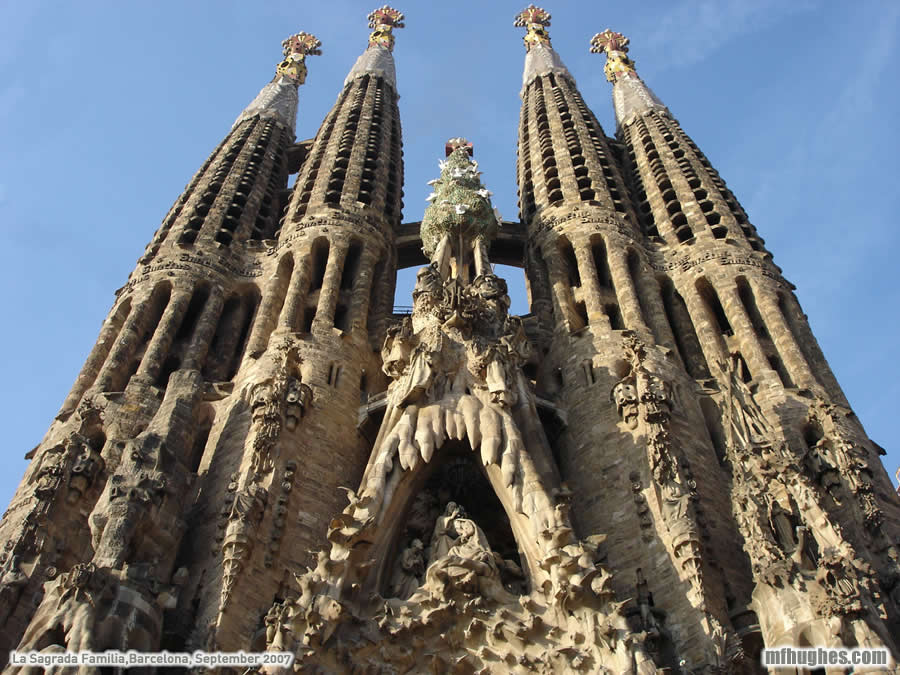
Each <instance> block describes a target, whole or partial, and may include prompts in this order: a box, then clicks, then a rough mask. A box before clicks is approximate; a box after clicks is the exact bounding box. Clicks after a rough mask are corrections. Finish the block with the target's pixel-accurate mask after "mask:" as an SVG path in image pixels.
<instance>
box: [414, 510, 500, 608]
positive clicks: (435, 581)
mask: <svg viewBox="0 0 900 675" xmlns="http://www.w3.org/2000/svg"><path fill="white" fill-rule="evenodd" d="M454 506H455V505H454ZM448 507H449V505H448ZM448 510H449V509H448ZM448 517H450V518H452V520H451V521H450V525H451V526H452V530H453V532H455V533H456V539H455V540H454V541H453V544H452V546H450V548H449V549H447V551H446V553H444V554H443V555H442V556H439V557H438V556H435V555H434V552H435V550H441V547H440V546H439V547H438V548H437V549H435V550H432V562H431V564H429V566H428V571H427V572H426V573H425V590H426V591H427V592H429V593H431V594H434V595H438V596H441V597H443V598H444V599H449V598H450V597H451V596H452V595H453V593H454V592H460V593H462V594H463V595H468V596H476V597H480V598H483V599H486V600H493V601H496V602H498V603H501V604H504V603H509V602H514V601H515V597H514V596H513V595H512V594H511V593H509V591H507V590H506V589H505V588H504V587H503V582H502V580H501V577H500V568H499V567H498V565H497V559H496V556H495V555H494V553H493V552H492V551H491V547H490V545H489V544H488V541H487V537H486V536H485V534H484V532H483V531H482V530H481V528H480V527H478V525H476V524H475V521H474V520H470V519H469V518H464V517H462V516H455V517H453V516H447V515H445V516H442V517H441V518H439V519H438V520H439V521H440V520H442V519H446V518H448ZM436 529H437V528H436ZM442 536H449V535H442ZM441 541H442V540H439V541H438V542H436V543H438V544H440V543H441Z"/></svg>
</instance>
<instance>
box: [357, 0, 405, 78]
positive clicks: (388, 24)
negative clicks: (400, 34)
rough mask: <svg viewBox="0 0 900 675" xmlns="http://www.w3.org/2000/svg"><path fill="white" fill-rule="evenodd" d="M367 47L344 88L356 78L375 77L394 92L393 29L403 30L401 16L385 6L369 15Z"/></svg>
mask: <svg viewBox="0 0 900 675" xmlns="http://www.w3.org/2000/svg"><path fill="white" fill-rule="evenodd" d="M368 18H369V28H371V29H372V33H371V34H370V35H369V46H368V47H367V48H366V51H364V52H363V53H362V54H361V55H360V57H359V58H358V59H356V63H354V64H353V67H352V68H351V69H350V73H349V74H348V75H347V79H346V80H344V86H345V87H346V86H347V84H348V83H349V82H351V81H353V80H354V79H356V78H358V77H364V76H365V75H375V76H377V77H381V78H383V79H384V80H385V82H388V83H389V84H390V85H391V87H392V88H393V89H394V90H395V91H396V89H397V76H396V72H395V69H394V56H393V54H392V52H393V51H394V32H393V31H394V29H395V28H403V27H404V23H403V14H402V13H401V12H399V11H397V10H396V9H394V8H393V7H389V6H388V5H385V6H384V7H379V8H378V9H376V10H374V11H373V12H372V13H371V14H369V17H368Z"/></svg>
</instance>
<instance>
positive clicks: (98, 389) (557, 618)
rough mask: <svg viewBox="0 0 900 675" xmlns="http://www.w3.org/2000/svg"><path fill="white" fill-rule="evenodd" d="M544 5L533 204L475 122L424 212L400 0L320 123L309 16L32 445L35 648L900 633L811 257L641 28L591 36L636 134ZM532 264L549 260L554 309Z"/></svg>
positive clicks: (584, 668)
mask: <svg viewBox="0 0 900 675" xmlns="http://www.w3.org/2000/svg"><path fill="white" fill-rule="evenodd" d="M515 25H516V26H517V27H520V28H522V29H524V31H525V37H524V45H525V66H524V75H523V83H522V90H521V98H522V107H521V115H520V119H519V136H518V154H517V157H518V160H517V162H518V164H517V169H518V171H517V173H518V194H519V209H520V213H519V220H518V221H516V222H510V221H504V220H502V219H501V218H500V217H499V214H498V213H497V211H496V210H495V209H494V208H493V207H492V204H491V192H490V190H489V189H488V187H489V186H486V185H484V183H483V182H482V180H481V177H480V172H479V171H478V164H477V161H476V159H475V156H476V152H475V151H476V149H475V148H473V147H472V144H470V143H469V142H468V141H467V140H466V139H465V138H462V137H455V138H451V139H449V140H448V141H447V144H446V146H445V147H444V148H436V149H435V151H436V155H438V154H440V155H442V156H443V159H442V161H441V163H440V174H439V175H438V176H437V177H436V178H435V180H434V181H432V183H431V184H432V188H433V192H432V194H431V196H430V197H429V205H428V206H427V208H426V209H425V210H424V212H423V213H421V214H416V215H415V216H414V217H420V218H421V220H420V221H417V222H404V221H403V218H402V212H403V201H402V197H403V152H402V140H401V120H400V117H399V112H398V107H397V91H396V90H397V85H396V74H395V68H394V60H393V47H394V40H395V36H394V31H395V30H397V29H399V28H402V27H403V15H402V14H401V13H400V12H398V11H397V10H395V9H393V8H391V7H387V6H385V7H382V8H379V9H377V10H375V11H374V12H372V14H370V15H369V26H370V28H371V29H372V32H371V34H370V36H369V42H368V45H367V47H366V48H365V50H364V51H363V53H362V54H361V55H360V56H359V58H358V59H357V61H356V63H355V64H354V66H353V67H352V69H351V70H350V72H349V74H348V75H347V78H346V80H345V82H344V85H343V88H342V89H341V92H340V94H339V96H338V99H337V101H336V102H335V104H334V106H333V107H332V108H331V110H330V111H329V113H328V114H327V116H326V117H325V119H324V120H323V122H322V125H321V127H320V129H319V132H318V134H317V135H316V137H315V138H313V139H309V140H306V141H299V142H298V141H297V139H296V138H295V126H296V114H297V102H298V90H299V86H300V85H302V84H303V82H304V80H305V77H306V73H307V63H306V62H307V57H309V56H312V55H316V54H318V53H319V47H320V44H319V41H318V40H317V39H316V38H315V36H313V35H311V34H308V33H298V34H296V35H293V36H291V37H290V38H289V39H287V40H285V42H284V43H283V47H284V57H283V60H282V61H281V62H280V63H279V64H278V66H277V68H276V75H275V77H274V79H273V80H272V81H271V82H269V83H268V84H266V85H265V86H264V87H263V88H262V90H261V91H260V93H259V95H258V96H257V97H256V98H255V99H254V100H253V101H252V102H251V103H250V104H249V105H248V106H247V108H246V109H245V110H244V111H243V112H241V114H240V115H239V116H238V118H237V120H236V121H235V123H234V125H233V127H232V128H231V131H230V132H229V133H228V135H227V136H226V138H225V139H224V140H223V141H222V142H221V143H220V144H219V146H218V147H217V148H216V149H215V150H214V151H213V153H212V154H211V155H210V156H209V158H208V159H207V160H206V162H205V163H204V164H203V166H202V167H201V168H200V170H199V171H198V172H197V173H196V175H195V176H194V177H193V179H192V180H191V182H190V183H189V184H188V185H187V187H186V188H185V190H184V192H183V193H182V194H181V196H180V197H179V198H178V199H177V201H176V202H175V204H174V205H173V206H172V208H171V210H170V211H169V213H168V214H167V215H166V217H165V219H164V221H163V223H162V225H161V226H160V228H159V229H158V230H157V232H156V234H155V235H154V236H153V238H152V240H151V241H150V243H149V244H148V246H147V248H146V250H145V252H144V254H143V255H142V257H141V258H140V260H139V261H138V265H137V267H136V268H135V269H134V271H133V273H132V274H131V276H130V278H129V279H128V281H127V283H126V284H125V285H124V286H123V287H122V288H120V289H119V290H118V291H117V293H116V300H115V302H114V304H113V307H112V309H111V311H110V314H109V316H108V318H107V319H106V321H105V322H104V324H103V326H102V328H101V331H100V335H99V337H98V339H97V342H96V345H95V346H94V348H93V350H92V351H91V352H90V355H89V356H88V358H87V361H86V362H85V364H84V367H83V368H82V370H81V372H80V373H79V375H78V377H77V379H76V381H75V383H74V386H73V387H72V390H71V391H70V392H69V394H68V396H67V398H66V399H65V401H64V403H63V406H62V408H61V410H60V412H59V414H58V415H57V417H56V418H55V419H54V421H53V422H52V424H51V426H50V429H49V431H48V432H47V434H46V436H45V437H44V439H43V440H42V442H41V443H40V444H39V445H38V447H36V448H35V449H34V450H33V451H32V452H31V453H29V458H30V459H31V464H30V465H29V467H28V469H27V471H26V474H25V476H24V478H23V480H22V483H21V485H20V487H19V489H18V490H17V492H16V494H15V496H14V498H13V501H12V503H11V505H10V507H9V508H8V510H7V511H6V513H5V514H4V516H3V519H2V521H0V542H2V543H0V545H2V547H3V549H2V552H0V653H3V654H6V653H8V651H9V650H12V649H18V650H36V651H47V652H53V651H64V650H68V651H78V650H94V651H104V650H111V649H118V650H122V651H127V650H131V649H134V650H138V651H159V650H162V649H166V650H169V651H175V652H189V651H193V650H198V649H203V650H222V651H238V650H247V651H265V650H270V651H280V652H289V653H291V654H294V656H295V663H294V668H295V669H296V670H298V671H300V672H321V673H341V672H348V673H350V672H353V673H381V672H386V673H394V672H396V673H407V672H416V673H418V672H434V673H448V672H456V673H506V672H516V673H528V672H541V673H546V672H560V673H563V672H566V673H568V672H577V673H581V672H583V673H595V672H611V673H654V672H660V671H661V672H672V673H676V672H691V673H713V672H715V673H731V672H738V673H742V672H746V673H756V672H762V671H763V668H762V666H761V665H760V661H759V655H760V651H761V649H762V648H763V647H764V646H768V647H775V646H782V645H797V646H810V645H813V646H819V645H820V646H844V647H885V648H887V649H888V650H889V651H890V652H891V653H892V654H893V655H894V659H895V660H896V659H898V658H900V651H898V649H900V645H898V641H897V637H896V636H897V635H900V557H898V556H900V500H898V496H897V494H896V492H895V491H894V489H893V487H892V485H891V482H890V479H889V477H888V475H887V473H886V472H885V470H884V468H883V467H882V465H881V462H880V461H879V453H880V452H881V449H880V448H879V447H878V446H877V444H875V443H874V442H873V441H871V440H870V439H869V438H868V436H867V435H866V433H865V430H864V429H863V428H862V426H861V424H860V423H859V421H858V420H857V418H856V417H855V415H854V414H853V412H852V410H851V409H850V407H849V404H848V402H847V400H846V398H845V397H844V394H843V393H842V391H841V388H840V386H839V385H838V383H837V381H836V379H835V377H834V375H833V374H832V372H831V370H830V369H829V366H828V363H827V361H826V360H825V357H824V355H823V354H822V352H821V350H820V349H819V347H818V344H817V342H816V340H815V338H814V336H813V335H812V333H811V331H810V328H809V326H808V324H807V321H806V317H805V315H804V314H803V311H802V309H801V308H800V306H799V304H798V302H797V300H796V297H795V296H794V294H793V292H792V289H793V287H792V286H791V284H790V283H789V282H788V281H786V280H785V279H784V277H783V276H782V273H781V270H780V269H779V268H778V267H777V266H776V265H775V264H774V263H773V262H772V256H771V254H770V253H769V252H768V251H767V250H766V248H765V246H764V242H763V240H762V239H761V238H760V237H759V235H758V234H757V232H756V229H755V228H754V226H753V225H752V224H751V223H750V221H749V220H748V217H747V215H746V213H745V212H744V211H743V209H742V208H741V206H740V204H739V203H738V201H737V199H736V198H735V196H734V195H733V194H732V193H731V192H730V190H729V189H728V187H727V186H726V185H725V183H724V182H723V181H722V179H721V178H720V177H719V175H718V173H717V172H716V170H715V169H714V168H713V167H712V166H711V165H710V163H709V161H708V160H707V158H706V157H705V156H704V154H703V153H702V151H701V150H700V149H699V148H698V147H697V145H696V144H695V143H694V142H693V141H692V140H691V138H690V137H689V136H688V135H687V134H686V133H685V132H684V131H683V130H682V128H681V127H680V125H679V124H678V122H677V121H676V119H675V117H674V116H673V114H672V112H671V111H669V110H668V108H667V107H666V106H665V105H664V103H663V102H662V101H661V100H659V99H658V98H657V97H656V95H654V93H653V92H652V90H651V89H650V88H649V87H648V86H647V85H646V84H645V83H644V82H643V81H642V79H641V78H640V77H639V76H638V74H637V72H636V69H635V65H634V63H633V61H632V60H631V59H630V58H629V56H628V51H629V41H628V38H626V37H625V36H623V35H622V34H620V33H616V32H613V31H611V30H606V31H604V32H602V33H599V34H597V35H595V36H594V38H593V39H592V40H591V43H590V48H591V50H592V51H594V52H596V53H597V54H598V58H605V63H606V65H605V71H606V75H607V79H608V80H609V82H610V83H611V85H612V95H613V104H614V107H615V113H616V130H615V133H614V135H612V136H609V135H607V133H606V132H605V131H604V130H603V129H602V128H601V126H600V124H599V123H598V121H597V119H596V117H595V116H594V114H593V112H592V111H591V110H590V109H589V108H588V107H587V105H586V104H585V102H584V100H583V98H582V96H581V94H580V92H579V90H578V88H577V86H576V84H575V80H574V78H573V76H572V74H571V73H570V72H569V71H568V70H567V68H566V66H565V65H564V63H563V61H562V59H561V58H560V56H559V54H558V53H557V52H556V51H555V50H554V49H553V47H552V44H551V39H550V35H549V32H548V28H549V26H550V15H549V14H548V13H547V12H546V11H544V10H543V9H541V8H538V7H534V6H530V7H528V8H526V9H525V10H523V11H522V12H521V13H520V14H519V15H518V16H517V17H516V18H515ZM451 131H455V130H451ZM461 131H463V132H464V131H465V130H461ZM292 174H296V176H297V178H296V181H295V183H294V184H293V187H292V188H290V189H289V188H288V187H287V186H288V177H289V176H290V175H292ZM495 263H503V264H511V265H517V266H520V267H524V269H525V274H526V277H527V282H528V295H529V304H530V313H529V314H527V315H525V316H514V315H511V314H510V313H509V307H510V299H509V296H508V291H507V286H506V282H505V281H504V280H503V279H502V278H500V277H498V276H497V275H496V274H494V268H493V264H495ZM413 266H420V269H419V270H418V272H417V277H416V285H415V289H414V291H413V293H412V299H411V303H412V304H411V308H410V309H409V310H408V311H396V310H395V308H394V306H393V298H394V287H395V282H396V274H397V270H398V269H400V268H404V267H413ZM9 670H10V671H16V670H17V669H16V668H13V667H10V668H9ZM81 670H83V671H84V672H94V671H95V670H97V671H98V672H99V669H94V668H89V667H83V668H82V669H81ZM272 672H274V671H272Z"/></svg>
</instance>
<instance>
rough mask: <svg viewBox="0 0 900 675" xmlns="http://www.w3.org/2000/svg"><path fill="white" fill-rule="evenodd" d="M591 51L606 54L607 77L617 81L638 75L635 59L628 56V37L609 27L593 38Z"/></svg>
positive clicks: (611, 80)
mask: <svg viewBox="0 0 900 675" xmlns="http://www.w3.org/2000/svg"><path fill="white" fill-rule="evenodd" d="M591 53H592V54H606V66H605V67H604V69H603V70H604V72H605V73H606V79H607V80H609V81H610V82H616V81H617V80H618V79H619V78H622V77H637V73H636V72H635V70H634V61H632V60H631V59H629V58H628V38H627V37H625V36H624V35H622V34H621V33H616V32H615V31H612V30H610V29H609V28H607V29H606V30H605V31H603V32H602V33H597V34H596V35H595V36H594V37H592V38H591Z"/></svg>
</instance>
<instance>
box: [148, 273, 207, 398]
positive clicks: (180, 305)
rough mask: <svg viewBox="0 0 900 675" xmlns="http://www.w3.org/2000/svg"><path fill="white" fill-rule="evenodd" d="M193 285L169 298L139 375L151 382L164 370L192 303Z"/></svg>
mask: <svg viewBox="0 0 900 675" xmlns="http://www.w3.org/2000/svg"><path fill="white" fill-rule="evenodd" d="M193 291H194V288H193V284H189V285H188V286H186V287H183V288H178V289H174V290H173V291H172V296H171V297H170V298H169V304H168V305H166V309H165V312H163V315H162V318H161V319H160V321H159V324H158V325H157V326H156V331H155V332H154V333H153V337H152V338H150V343H149V344H148V345H147V349H146V351H145V352H144V358H143V359H141V365H140V367H139V368H138V371H137V374H138V375H139V376H141V377H142V378H144V379H145V380H147V381H149V382H151V383H152V382H155V381H156V378H157V377H159V373H160V371H161V370H162V366H163V362H164V361H165V360H166V356H167V355H168V353H169V348H170V347H171V346H172V342H173V341H174V340H175V333H176V332H178V327H179V326H180V325H181V321H182V319H184V314H185V312H187V308H188V305H189V304H190V302H191V295H192V294H193Z"/></svg>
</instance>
